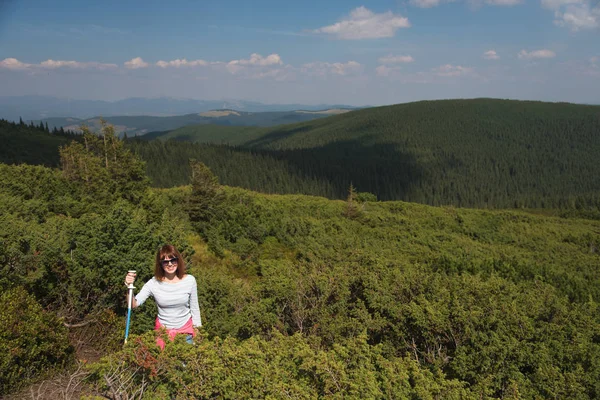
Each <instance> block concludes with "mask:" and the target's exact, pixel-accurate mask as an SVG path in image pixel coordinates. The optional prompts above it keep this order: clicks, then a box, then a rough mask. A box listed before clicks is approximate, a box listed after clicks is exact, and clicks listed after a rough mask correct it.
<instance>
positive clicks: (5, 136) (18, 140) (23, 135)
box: [0, 119, 75, 167]
mask: <svg viewBox="0 0 600 400" xmlns="http://www.w3.org/2000/svg"><path fill="white" fill-rule="evenodd" d="M74 138H75V136H74V134H73V133H72V132H69V131H67V132H65V131H64V129H61V130H58V129H54V130H52V131H50V130H49V129H48V128H47V125H46V126H43V125H42V126H39V125H38V126H36V125H33V124H29V125H26V124H24V123H23V121H21V123H19V124H16V123H13V122H8V121H6V120H3V119H1V120H0V141H1V142H2V146H0V162H2V163H5V164H20V163H26V164H35V165H46V166H52V167H57V166H58V165H59V156H58V148H59V147H60V146H64V145H66V144H67V143H69V142H70V141H71V140H73V139H74Z"/></svg>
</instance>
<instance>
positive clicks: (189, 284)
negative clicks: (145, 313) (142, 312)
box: [135, 275, 202, 329]
mask: <svg viewBox="0 0 600 400" xmlns="http://www.w3.org/2000/svg"><path fill="white" fill-rule="evenodd" d="M149 296H152V297H154V300H155V301H156V305H157V306H158V321H159V322H160V323H161V324H162V325H164V326H165V327H166V328H168V329H177V328H181V327H182V326H184V325H185V324H186V322H188V321H189V319H190V317H191V318H192V324H193V325H194V326H195V327H200V326H202V319H201V318H200V306H199V305H198V288H197V285H196V278H194V277H193V276H192V275H186V276H184V277H183V279H182V280H180V281H178V282H175V283H167V282H161V281H158V280H157V279H156V278H152V279H150V280H149V281H148V282H146V284H145V285H144V286H142V289H141V290H140V292H139V293H138V294H137V296H135V300H136V302H137V305H138V306H141V305H142V304H143V303H144V302H145V301H146V299H147V298H148V297H149Z"/></svg>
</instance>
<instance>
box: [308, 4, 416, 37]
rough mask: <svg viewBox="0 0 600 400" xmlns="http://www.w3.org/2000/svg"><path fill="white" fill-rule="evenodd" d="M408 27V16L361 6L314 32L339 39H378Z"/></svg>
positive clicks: (391, 35) (390, 35)
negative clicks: (345, 16)
mask: <svg viewBox="0 0 600 400" xmlns="http://www.w3.org/2000/svg"><path fill="white" fill-rule="evenodd" d="M408 27H410V22H409V21H408V18H405V17H402V16H401V15H396V14H394V13H392V12H391V11H388V12H385V13H381V14H375V13H374V12H373V11H371V10H369V9H367V8H365V7H363V6H361V7H358V8H356V9H354V10H352V11H351V12H350V15H349V16H348V17H347V18H346V19H344V20H342V21H340V22H337V23H335V24H333V25H329V26H324V27H322V28H319V29H316V30H314V31H313V32H314V33H325V34H329V35H334V36H336V37H337V38H338V39H348V40H357V39H378V38H387V37H393V36H394V34H395V33H396V31H397V30H398V29H399V28H408Z"/></svg>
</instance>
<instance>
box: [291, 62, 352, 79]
mask: <svg viewBox="0 0 600 400" xmlns="http://www.w3.org/2000/svg"><path fill="white" fill-rule="evenodd" d="M300 70H301V71H302V72H305V73H308V74H311V75H318V76H325V75H327V74H334V75H349V74H353V73H357V72H360V71H361V70H362V65H361V64H359V63H357V62H356V61H348V62H346V63H328V62H321V61H317V62H312V63H307V64H304V65H302V67H301V69H300Z"/></svg>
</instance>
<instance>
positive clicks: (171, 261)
mask: <svg viewBox="0 0 600 400" xmlns="http://www.w3.org/2000/svg"><path fill="white" fill-rule="evenodd" d="M178 261H179V260H177V257H176V256H174V255H172V254H171V255H166V256H164V257H163V258H162V260H161V265H162V267H163V270H164V271H165V273H166V274H174V273H175V272H177V265H178Z"/></svg>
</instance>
